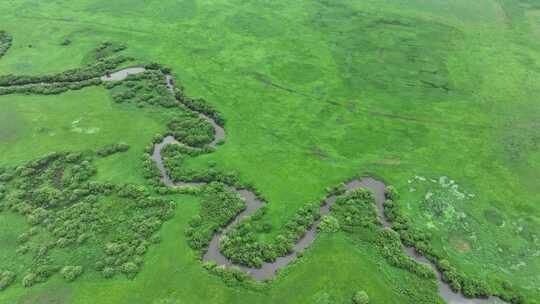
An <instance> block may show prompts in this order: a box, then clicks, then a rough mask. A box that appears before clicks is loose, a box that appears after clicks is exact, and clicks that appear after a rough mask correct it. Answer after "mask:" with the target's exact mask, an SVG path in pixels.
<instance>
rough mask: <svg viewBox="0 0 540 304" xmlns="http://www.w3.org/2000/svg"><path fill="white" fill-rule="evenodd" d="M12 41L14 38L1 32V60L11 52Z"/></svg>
mask: <svg viewBox="0 0 540 304" xmlns="http://www.w3.org/2000/svg"><path fill="white" fill-rule="evenodd" d="M12 40H13V38H12V37H11V36H10V35H9V34H8V33H7V32H5V31H0V58H2V56H4V54H5V53H6V52H7V51H8V50H9V48H10V47H11V42H12Z"/></svg>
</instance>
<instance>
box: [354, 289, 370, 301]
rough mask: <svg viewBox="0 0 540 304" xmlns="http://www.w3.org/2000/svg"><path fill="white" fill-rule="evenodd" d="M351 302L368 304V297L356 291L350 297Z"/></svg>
mask: <svg viewBox="0 0 540 304" xmlns="http://www.w3.org/2000/svg"><path fill="white" fill-rule="evenodd" d="M352 302H353V304H369V296H368V294H367V293H366V292H365V291H363V290H360V291H357V292H355V293H354V295H353V297H352Z"/></svg>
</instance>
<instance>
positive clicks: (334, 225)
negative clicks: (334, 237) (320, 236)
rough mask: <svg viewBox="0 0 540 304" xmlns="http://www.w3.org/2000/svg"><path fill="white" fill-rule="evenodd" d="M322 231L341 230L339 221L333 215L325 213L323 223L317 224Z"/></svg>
mask: <svg viewBox="0 0 540 304" xmlns="http://www.w3.org/2000/svg"><path fill="white" fill-rule="evenodd" d="M317 230H318V231H320V232H330V233H332V232H338V231H339V230H340V227H339V221H338V219H337V218H335V217H334V216H332V215H325V216H323V217H322V219H321V223H320V224H319V226H317Z"/></svg>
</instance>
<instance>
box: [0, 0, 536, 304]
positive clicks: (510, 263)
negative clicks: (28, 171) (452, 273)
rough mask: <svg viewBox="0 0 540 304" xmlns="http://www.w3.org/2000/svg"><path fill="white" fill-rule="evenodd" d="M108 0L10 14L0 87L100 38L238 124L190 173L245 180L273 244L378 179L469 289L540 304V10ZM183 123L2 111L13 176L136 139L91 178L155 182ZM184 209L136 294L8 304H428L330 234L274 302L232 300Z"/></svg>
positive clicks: (101, 287) (44, 290)
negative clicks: (152, 168)
mask: <svg viewBox="0 0 540 304" xmlns="http://www.w3.org/2000/svg"><path fill="white" fill-rule="evenodd" d="M110 2H111V1H104V0H103V1H101V0H77V1H55V2H49V1H35V0H34V1H31V0H11V1H3V2H2V3H0V11H1V12H2V13H1V15H2V18H1V19H0V30H5V31H6V32H7V33H9V34H10V35H11V36H12V37H13V42H12V46H11V48H9V50H7V52H6V53H5V54H4V56H3V57H2V58H1V59H0V75H5V74H9V73H12V74H17V75H20V74H30V75H42V74H51V73H57V72H62V71H64V70H66V69H70V68H76V67H80V66H82V65H84V64H87V63H88V62H89V59H88V58H89V56H90V55H89V54H92V50H93V49H94V48H95V47H96V46H97V45H99V44H100V43H102V42H103V41H112V42H117V43H122V44H125V45H127V46H128V49H127V50H125V51H124V52H125V54H126V55H129V56H132V57H134V58H136V60H139V61H141V62H159V63H162V64H165V65H166V66H169V67H171V68H172V70H173V75H174V76H175V78H176V79H177V80H178V81H179V82H181V83H182V84H183V85H184V86H185V87H186V89H187V94H188V95H189V96H200V97H204V98H205V99H206V100H208V101H209V103H211V104H212V105H213V106H214V107H215V108H216V109H218V110H219V112H220V113H221V114H222V116H223V117H224V118H225V120H226V125H225V129H226V133H227V136H226V143H225V144H224V145H222V146H219V148H218V149H217V150H216V151H215V152H214V153H210V154H206V155H202V156H199V157H197V158H193V159H190V160H189V161H187V164H186V165H187V166H188V167H189V168H193V169H195V170H201V171H202V170H205V169H208V168H209V167H214V168H217V169H219V170H221V171H225V172H230V171H234V172H236V173H237V174H238V176H239V177H240V179H241V181H242V182H246V183H249V184H252V185H253V186H254V187H255V188H256V189H257V190H258V191H259V192H260V193H262V194H263V196H264V197H265V198H266V199H267V200H268V201H269V202H270V203H269V206H268V213H267V214H266V217H265V221H266V222H268V223H269V224H270V225H271V227H272V230H271V231H270V233H269V234H268V235H261V236H260V237H261V238H262V239H264V238H271V237H272V236H274V235H275V234H276V233H278V231H279V229H280V228H281V227H282V226H283V225H284V224H285V223H286V222H287V221H288V220H289V219H290V218H291V217H292V216H293V215H294V214H295V212H296V211H297V210H298V209H299V208H300V207H302V206H304V205H305V204H307V203H310V202H313V201H317V200H319V199H320V198H321V197H322V196H324V195H325V188H326V187H329V186H333V185H336V184H338V183H340V182H342V181H344V180H346V179H349V178H351V177H353V176H356V175H359V174H371V175H375V176H378V177H381V178H382V179H384V180H385V181H386V182H387V183H388V184H393V185H395V186H396V187H397V189H398V190H399V191H400V193H401V197H402V199H401V201H402V202H403V203H404V205H403V207H402V209H403V210H404V213H405V215H406V217H407V218H408V219H409V220H410V221H411V223H412V224H413V225H414V227H416V228H418V229H419V230H421V231H424V232H428V233H430V234H431V235H432V243H433V244H432V245H433V246H434V248H435V250H436V251H438V252H441V253H443V254H444V255H445V256H448V260H449V261H450V262H451V263H452V265H454V266H455V267H457V268H458V269H459V271H460V272H463V273H465V274H466V275H467V276H470V277H472V278H476V279H481V280H485V281H486V282H487V283H488V284H490V285H492V286H493V288H495V289H496V288H500V286H499V285H500V284H499V280H506V281H510V282H511V283H512V285H514V287H515V288H517V289H518V290H519V291H520V292H521V293H522V294H523V295H525V297H526V298H527V299H528V300H529V301H530V302H531V303H538V301H539V300H538V299H540V289H539V286H540V275H539V274H540V255H539V254H540V236H539V235H538V231H540V216H539V215H540V208H539V207H538V206H539V204H538V203H539V202H540V190H539V188H538V185H539V184H540V152H539V151H540V150H539V144H540V128H539V126H540V121H539V120H538V117H540V116H539V115H540V103H539V102H538V96H540V17H539V16H540V2H538V1H535V0H512V1H511V0H481V1H473V2H471V1H465V0H458V1H442V0H434V1H429V2H426V1H419V0H418V1H416V0H415V1H400V0H387V1H374V0H366V1H352V0H351V1H349V0H334V1H323V0H318V1H293V2H291V1H281V0H280V1H271V2H268V1H237V0H198V1H196V0H182V1H172V0H170V1H159V2H158V1H142V0H140V1H139V0H137V1H133V0H132V1H127V0H124V1H114V2H113V3H110ZM66 39H69V40H70V42H71V43H69V44H67V45H63V44H62V42H63V41H65V40H66ZM171 116H172V114H170V113H167V112H166V111H163V110H155V109H152V108H138V107H135V106H134V105H131V104H115V103H114V102H113V100H112V98H111V95H110V93H109V92H108V91H107V90H106V89H105V88H103V87H89V88H85V89H82V90H80V91H70V92H66V93H63V94H60V95H53V96H37V95H30V96H26V95H8V96H0V165H15V164H20V163H23V162H25V161H29V160H32V159H36V158H39V157H42V156H44V155H46V154H47V153H49V152H52V151H63V150H66V151H67V150H69V151H84V150H89V149H90V150H95V149H98V148H101V147H103V146H106V145H110V144H114V143H118V142H125V143H127V144H129V145H130V147H131V148H130V150H129V151H128V152H126V153H120V154H115V155H112V156H110V157H107V158H102V159H98V160H96V163H95V165H96V167H97V174H96V176H95V179H96V180H99V181H101V182H105V181H112V182H114V183H125V182H132V183H143V182H144V179H143V178H142V168H141V167H142V166H141V155H142V152H143V150H144V147H145V146H147V145H148V144H149V143H150V142H151V140H152V138H153V136H154V135H155V134H156V133H162V132H163V131H164V129H165V125H163V123H162V122H163V120H166V119H170V118H171ZM441 177H448V179H444V178H443V180H444V181H449V180H453V181H454V183H452V184H451V185H448V186H443V185H442V184H441V183H440V182H439V181H440V178H441ZM431 179H433V180H434V181H435V182H432V181H431ZM443 184H444V185H446V183H443ZM454 184H457V185H459V186H458V188H457V190H456V188H455V187H454V188H452V185H454ZM462 194H464V195H465V197H462V196H461V195H462ZM175 200H178V204H177V209H176V216H175V217H174V218H173V219H171V220H170V221H168V222H166V223H165V224H164V227H163V228H162V230H161V232H160V233H161V234H162V238H163V240H162V242H161V243H160V244H159V245H157V246H155V247H153V248H152V249H151V250H150V252H149V253H148V254H147V256H146V258H145V259H146V262H145V265H144V268H143V269H142V271H141V273H139V275H138V276H137V277H136V278H135V279H134V280H133V281H132V280H128V279H126V278H124V277H115V278H114V279H111V280H105V279H102V278H101V276H99V275H96V274H92V273H86V272H85V273H84V274H83V276H82V277H81V278H79V279H78V280H77V281H76V282H74V283H69V284H68V283H65V282H64V281H63V280H62V279H61V278H57V277H53V278H52V279H51V280H49V281H48V282H47V283H44V284H40V285H36V286H34V287H32V288H23V287H22V286H12V287H10V288H8V289H6V290H5V291H3V292H1V293H0V302H1V303H4V302H5V303H17V302H19V303H36V302H37V303H40V301H41V302H42V303H51V302H52V303H54V302H55V301H56V302H60V303H137V302H141V303H240V302H253V303H265V302H272V303H274V302H278V301H281V302H285V303H318V302H317V301H319V302H320V303H331V301H333V302H335V303H345V302H347V301H348V300H349V299H350V297H351V295H352V294H353V292H354V291H356V290H357V289H364V290H366V291H367V292H368V293H369V295H370V298H372V301H373V303H407V302H409V303H416V302H415V298H414V292H412V293H408V292H407V290H408V291H411V290H414V289H415V286H419V285H420V284H421V283H422V282H423V281H422V280H421V279H419V278H416V277H415V276H413V275H411V274H409V273H407V272H405V271H403V270H399V269H396V268H393V267H391V266H389V265H387V264H386V263H385V261H384V260H383V259H382V258H381V257H379V256H378V254H377V252H376V251H375V250H374V249H373V248H372V247H371V246H369V245H367V244H365V243H362V242H361V241H358V240H356V239H355V238H354V237H352V236H350V235H345V234H342V233H339V234H336V235H324V236H322V237H321V238H320V239H318V240H317V241H316V242H315V244H314V246H313V248H312V249H310V250H309V251H308V252H307V253H306V255H305V256H304V257H303V258H302V259H301V260H300V261H299V262H298V263H296V264H295V265H292V266H290V267H289V268H288V269H287V270H286V272H285V273H284V274H283V275H282V276H281V277H279V278H278V279H277V280H276V281H275V282H273V283H272V284H271V285H270V286H269V287H267V288H266V289H264V290H263V291H248V290H245V289H242V288H230V287H227V286H226V285H225V284H224V283H223V282H222V281H221V280H220V279H219V278H217V277H215V276H213V275H211V274H209V273H208V272H207V271H205V270H204V269H203V268H202V267H201V265H200V263H199V262H198V261H197V256H196V253H195V252H194V251H192V250H191V249H190V248H189V247H188V246H187V242H186V240H185V237H184V233H183V231H184V229H185V227H186V225H187V222H188V221H189V219H190V217H191V216H192V215H194V214H196V211H197V206H198V204H197V199H196V198H194V197H192V196H186V197H183V196H182V197H176V198H175ZM0 224H1V226H2V227H3V229H2V232H0V240H1V241H2V245H3V244H4V240H5V244H11V243H12V242H14V240H15V239H16V238H17V236H18V235H19V234H20V233H21V232H22V231H24V230H25V229H26V227H24V226H25V225H26V224H25V221H24V220H22V219H21V218H19V217H16V216H14V215H12V214H9V213H1V214H0ZM5 227H8V228H5ZM13 246H14V245H11V246H7V247H13ZM3 248H5V247H4V246H2V248H0V258H1V259H2V261H6V260H11V259H12V258H13V256H10V255H11V254H13V252H12V250H8V252H4V250H3ZM2 261H0V268H2V264H3V262H2ZM428 283H429V284H431V283H432V282H428ZM400 288H402V291H398V289H400ZM434 288H435V287H432V288H431V289H429V288H428V289H426V291H425V293H429V292H434ZM403 290H406V291H405V292H403ZM428 290H430V291H428ZM411 294H412V295H411ZM325 301H326V302H325ZM535 301H536V302H535Z"/></svg>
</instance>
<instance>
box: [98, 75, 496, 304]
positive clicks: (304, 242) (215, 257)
mask: <svg viewBox="0 0 540 304" xmlns="http://www.w3.org/2000/svg"><path fill="white" fill-rule="evenodd" d="M144 71H145V68H143V67H132V68H126V69H123V70H120V71H117V72H115V73H111V74H108V75H106V76H103V77H101V80H102V81H120V80H123V79H125V78H126V77H127V76H129V75H131V74H139V73H142V72H144ZM165 78H166V82H167V87H168V89H169V92H170V93H171V94H173V95H174V82H173V79H172V77H171V76H170V75H165ZM177 102H178V101H177ZM198 114H199V116H200V117H201V118H203V119H205V120H206V121H207V122H208V123H210V124H211V125H212V126H213V128H214V140H213V141H212V142H211V143H209V144H208V146H209V147H212V148H215V147H216V146H217V144H218V143H219V142H221V141H223V140H224V139H225V130H224V129H223V127H221V126H220V125H218V124H217V123H216V122H215V121H214V120H213V119H212V118H210V117H208V116H206V115H205V114H203V113H198ZM169 144H183V145H185V144H184V143H180V142H178V141H177V140H176V139H175V138H174V137H172V136H166V137H165V138H164V139H163V140H162V141H161V142H160V143H157V144H155V145H154V149H153V153H152V159H153V160H154V162H155V163H156V165H157V167H158V169H159V172H160V175H161V181H162V182H163V183H164V184H165V185H166V186H168V187H180V186H189V185H191V186H200V185H205V184H206V183H204V182H192V181H173V180H172V179H171V177H170V176H169V175H168V174H167V170H166V169H165V165H164V164H163V158H162V156H161V150H162V149H163V147H165V146H166V145H169ZM186 146H187V145H186ZM195 149H196V148H195ZM360 188H364V189H368V190H370V191H371V192H372V193H373V195H374V198H375V203H376V205H377V210H378V215H379V219H380V221H381V223H382V225H383V227H384V228H385V229H391V223H390V222H389V221H388V220H387V219H386V217H385V216H384V206H383V204H384V201H385V195H384V190H385V188H386V185H385V184H384V183H383V182H381V181H378V180H376V179H374V178H371V177H365V178H362V179H355V180H352V181H349V182H347V183H345V189H346V192H350V191H353V190H356V189H360ZM227 189H228V190H229V191H234V192H236V193H237V194H238V195H240V196H241V197H242V198H243V199H244V201H245V202H246V206H247V208H246V209H245V210H244V211H242V212H241V213H239V214H238V215H237V216H236V217H235V218H234V220H233V221H232V222H231V223H229V224H228V225H227V226H226V227H225V228H224V229H223V230H222V232H218V233H216V234H214V236H213V237H212V239H211V241H210V244H209V246H208V250H207V251H206V253H205V254H204V256H203V261H214V262H216V263H217V264H218V265H224V266H232V265H234V264H233V263H232V261H230V260H229V259H228V258H227V257H225V256H224V255H223V254H222V253H221V252H220V250H219V240H220V239H221V236H222V235H223V233H225V232H227V231H228V230H229V229H231V228H232V227H233V226H234V225H236V224H237V223H238V222H240V221H241V220H242V219H244V218H246V217H249V216H251V215H253V214H254V213H255V212H256V211H257V210H259V208H261V207H262V206H263V205H264V204H265V203H264V202H263V201H262V200H260V199H259V198H258V197H257V195H256V194H255V193H253V192H252V191H250V190H247V189H238V188H235V187H231V186H228V187H227ZM336 199H337V196H336V195H330V196H328V197H326V198H325V199H324V204H323V205H322V206H321V207H320V214H321V215H326V214H328V213H329V212H330V207H331V206H332V204H334V203H335V201H336ZM319 223H320V220H317V221H316V222H315V223H313V225H312V226H311V228H310V229H309V230H308V231H307V232H306V234H305V235H304V236H303V237H302V238H301V239H300V240H299V241H298V242H297V243H296V244H295V245H294V248H293V252H292V253H290V254H288V255H286V256H283V257H279V258H277V259H276V261H275V262H272V263H267V262H265V263H263V264H262V267H261V268H252V267H247V266H242V265H235V266H237V267H238V268H240V270H242V271H244V272H246V273H248V274H250V275H251V276H253V277H254V278H255V279H256V280H259V281H262V280H267V279H271V278H273V277H274V276H275V275H276V272H277V270H279V269H281V268H284V267H286V266H287V265H288V264H289V263H290V262H291V261H293V260H294V259H295V258H296V256H297V254H298V253H300V252H302V251H304V250H305V249H306V248H307V247H309V246H310V245H311V244H312V243H313V241H314V240H315V238H316V237H317V226H318V225H319ZM403 250H404V252H405V254H407V255H408V256H409V257H411V258H413V259H414V260H415V261H417V262H419V263H423V264H427V265H429V266H430V267H431V268H432V269H433V270H434V271H435V273H436V275H437V283H438V286H439V295H440V296H441V298H443V299H444V300H445V301H446V302H447V303H449V304H484V303H504V302H503V301H502V300H500V299H499V298H496V297H489V298H483V299H469V298H465V297H464V296H463V295H462V294H461V293H456V292H454V291H452V289H451V288H450V286H449V285H448V284H446V283H445V282H443V280H442V274H441V273H440V272H439V271H438V270H437V268H436V267H435V265H434V264H433V263H432V262H431V261H429V260H428V259H426V258H424V257H423V256H420V255H418V254H417V253H416V252H415V250H414V248H406V247H404V248H403Z"/></svg>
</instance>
